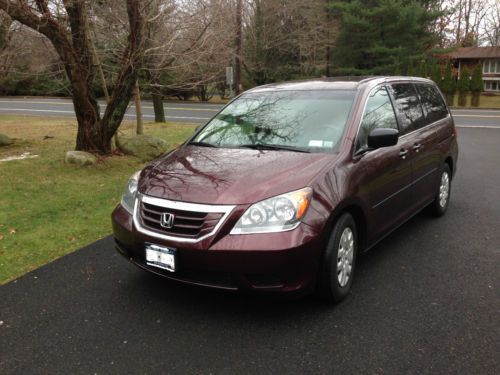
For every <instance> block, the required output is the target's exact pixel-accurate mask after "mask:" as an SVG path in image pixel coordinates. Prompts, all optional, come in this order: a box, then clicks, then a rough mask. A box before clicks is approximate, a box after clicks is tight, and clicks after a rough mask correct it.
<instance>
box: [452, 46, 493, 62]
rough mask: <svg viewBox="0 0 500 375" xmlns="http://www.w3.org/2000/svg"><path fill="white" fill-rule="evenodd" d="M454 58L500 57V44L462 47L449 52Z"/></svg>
mask: <svg viewBox="0 0 500 375" xmlns="http://www.w3.org/2000/svg"><path fill="white" fill-rule="evenodd" d="M448 56H450V57H451V58H452V59H495V58H500V46H496V47H462V48H459V49H457V50H456V51H454V52H451V53H450V54H448Z"/></svg>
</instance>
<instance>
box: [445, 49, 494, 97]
mask: <svg viewBox="0 0 500 375" xmlns="http://www.w3.org/2000/svg"><path fill="white" fill-rule="evenodd" d="M448 56H449V57H450V58H451V59H452V60H453V61H454V67H455V68H456V69H457V70H458V76H460V69H461V68H463V67H464V66H467V68H469V69H470V70H471V71H472V69H474V67H475V66H476V65H477V64H481V65H482V67H483V81H484V91H487V92H497V93H500V46H497V47H462V48H459V49H457V50H456V51H454V52H451V53H450V54H448Z"/></svg>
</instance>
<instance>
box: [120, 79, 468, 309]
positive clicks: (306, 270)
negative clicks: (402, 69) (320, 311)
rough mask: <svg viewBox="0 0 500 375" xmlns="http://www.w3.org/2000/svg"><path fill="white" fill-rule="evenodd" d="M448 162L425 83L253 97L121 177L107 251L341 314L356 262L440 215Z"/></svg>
mask: <svg viewBox="0 0 500 375" xmlns="http://www.w3.org/2000/svg"><path fill="white" fill-rule="evenodd" d="M457 154H458V148H457V139H456V131H455V126H454V123H453V118H452V117H451V115H450V112H449V110H448V108H447V107H446V104H445V102H444V100H443V96H442V95H441V93H440V92H439V90H438V88H437V87H436V85H435V84H434V83H433V82H432V81H429V80H426V79H421V78H412V77H371V78H337V79H328V80H313V81H302V82H289V83H282V84H272V85H267V86H262V87H257V88H255V89H252V90H249V91H247V92H245V93H244V94H242V95H240V96H239V97H237V98H236V99H235V100H233V101H232V102H231V103H230V104H228V105H227V106H226V107H225V108H224V109H222V110H221V111H220V112H219V113H218V114H217V115H216V116H215V117H214V118H213V119H212V120H210V121H209V122H208V123H207V124H206V125H205V126H203V127H202V128H200V129H199V130H197V131H196V133H195V134H194V135H193V136H192V137H191V138H190V139H189V140H188V141H187V142H185V143H184V144H183V145H182V146H180V147H179V148H177V149H175V150H174V151H172V152H170V153H168V154H166V155H164V156H162V157H160V158H159V159H157V160H155V161H154V162H152V163H151V164H150V165H149V166H147V167H146V168H144V169H143V170H142V171H140V172H137V173H135V174H134V175H133V176H132V177H131V179H130V180H129V182H128V185H127V188H126V190H125V193H124V195H123V198H122V201H121V204H120V205H118V207H117V208H116V209H115V211H114V212H113V230H114V235H115V239H116V248H117V250H118V251H119V252H120V253H121V254H122V255H123V256H125V257H126V258H127V259H129V260H130V261H131V262H133V263H134V264H135V265H137V266H139V267H140V268H142V269H144V270H147V271H150V272H153V273H155V274H158V275H162V276H165V277H168V278H170V279H174V280H178V281H181V282H184V283H189V284H196V285H203V286H208V287H213V288H220V289H227V290H247V291H268V292H271V291H272V292H284V293H291V292H304V293H307V292H311V291H317V292H318V295H321V296H323V297H324V298H327V299H329V300H332V301H340V300H341V299H343V298H344V297H345V296H346V295H347V293H348V292H349V289H350V287H351V284H352V280H353V276H354V270H355V264H356V256H357V254H358V253H360V252H362V251H366V250H368V249H369V248H370V247H372V246H373V245H374V244H376V243H377V242H378V241H379V240H381V239H382V238H383V237H384V236H385V235H387V234H388V233H389V232H391V231H392V230H394V229H395V228H396V227H398V226H400V225H401V224H402V223H404V222H405V221H406V220H408V219H409V218H411V217H412V216H413V215H415V214H416V213H418V212H419V211H420V210H422V209H423V208H426V207H428V209H429V210H430V211H432V212H433V213H434V214H436V215H442V214H444V213H445V211H446V209H447V207H448V202H449V198H450V186H451V185H450V183H451V179H452V176H453V175H454V172H455V170H456V165H457Z"/></svg>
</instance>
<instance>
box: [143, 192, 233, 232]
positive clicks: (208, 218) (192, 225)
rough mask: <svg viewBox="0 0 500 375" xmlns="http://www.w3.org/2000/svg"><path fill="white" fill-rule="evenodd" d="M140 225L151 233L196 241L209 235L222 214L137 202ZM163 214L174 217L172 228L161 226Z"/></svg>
mask: <svg viewBox="0 0 500 375" xmlns="http://www.w3.org/2000/svg"><path fill="white" fill-rule="evenodd" d="M139 204H140V205H139V218H140V220H141V224H142V225H143V226H144V227H145V228H146V229H149V230H151V231H154V232H156V233H159V234H163V235H169V236H174V237H182V238H190V239H197V238H200V237H203V236H205V235H207V234H209V233H211V232H212V231H213V230H214V229H215V227H216V225H217V224H218V223H219V221H220V220H221V219H222V216H224V213H223V212H199V211H186V210H179V209H173V208H167V207H162V206H158V205H155V204H151V203H146V202H144V201H140V202H139ZM164 213H169V214H172V215H174V221H173V226H172V228H164V227H162V226H161V224H160V222H161V216H162V214H164Z"/></svg>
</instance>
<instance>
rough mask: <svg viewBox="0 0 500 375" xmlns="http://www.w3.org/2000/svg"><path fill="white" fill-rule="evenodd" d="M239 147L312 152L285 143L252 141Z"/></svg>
mask: <svg viewBox="0 0 500 375" xmlns="http://www.w3.org/2000/svg"><path fill="white" fill-rule="evenodd" d="M238 147H243V148H251V149H253V150H278V151H279V150H285V151H294V152H307V153H309V152H311V151H309V150H307V149H305V148H301V147H294V146H285V145H273V144H269V143H253V144H252V143H250V144H245V145H238Z"/></svg>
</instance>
